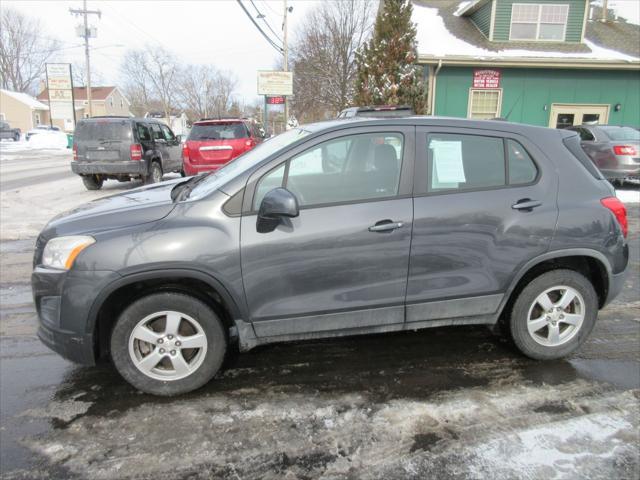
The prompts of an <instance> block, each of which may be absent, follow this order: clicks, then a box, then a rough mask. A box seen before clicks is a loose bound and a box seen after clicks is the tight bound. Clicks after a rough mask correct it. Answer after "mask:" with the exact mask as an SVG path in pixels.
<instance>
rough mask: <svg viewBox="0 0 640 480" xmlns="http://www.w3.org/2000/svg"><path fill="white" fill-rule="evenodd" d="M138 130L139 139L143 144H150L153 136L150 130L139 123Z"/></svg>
mask: <svg viewBox="0 0 640 480" xmlns="http://www.w3.org/2000/svg"><path fill="white" fill-rule="evenodd" d="M136 128H137V129H138V139H139V140H140V141H141V142H148V141H149V140H151V134H150V133H149V129H148V128H147V126H146V125H144V124H142V123H138V124H136Z"/></svg>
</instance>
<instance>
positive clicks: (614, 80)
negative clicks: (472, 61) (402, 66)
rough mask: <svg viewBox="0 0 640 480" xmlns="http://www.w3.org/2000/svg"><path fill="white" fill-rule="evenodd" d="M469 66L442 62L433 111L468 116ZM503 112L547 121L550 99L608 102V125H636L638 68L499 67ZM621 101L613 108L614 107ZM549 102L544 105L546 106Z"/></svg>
mask: <svg viewBox="0 0 640 480" xmlns="http://www.w3.org/2000/svg"><path fill="white" fill-rule="evenodd" d="M473 70H474V68H472V67H442V69H441V70H440V72H439V74H438V78H437V84H436V98H435V112H434V113H435V115H441V116H452V117H463V118H465V117H466V116H467V108H468V99H469V89H470V88H471V85H472V80H473ZM500 70H501V74H502V77H501V85H500V87H501V88H502V91H503V94H502V112H500V116H502V117H505V116H506V115H507V114H508V113H509V111H511V115H510V116H509V120H510V121H513V122H518V123H528V124H532V125H541V126H545V127H546V126H548V125H549V115H550V112H551V104H552V103H571V104H608V105H609V106H610V108H609V121H608V123H609V124H611V125H631V126H640V71H637V70H622V71H621V70H579V69H565V70H563V69H545V68H539V69H532V68H503V69H500ZM616 104H620V105H621V109H620V111H618V112H616V111H615V109H614V106H615V105H616ZM545 105H546V107H547V110H545V109H544V107H545Z"/></svg>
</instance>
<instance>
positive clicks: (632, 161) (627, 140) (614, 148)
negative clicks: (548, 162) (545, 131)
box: [567, 125, 640, 182]
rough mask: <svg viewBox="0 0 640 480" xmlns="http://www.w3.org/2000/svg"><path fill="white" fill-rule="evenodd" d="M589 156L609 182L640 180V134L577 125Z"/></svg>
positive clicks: (624, 130) (628, 128) (609, 126)
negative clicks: (626, 179) (629, 179)
mask: <svg viewBox="0 0 640 480" xmlns="http://www.w3.org/2000/svg"><path fill="white" fill-rule="evenodd" d="M567 130H574V131H576V132H578V134H579V135H580V143H581V145H582V148H583V149H584V151H585V152H586V154H587V155H588V156H589V158H591V160H592V161H593V163H595V164H596V166H597V167H598V168H599V169H600V171H601V172H602V174H603V175H604V176H605V177H606V178H607V180H612V181H616V182H619V181H622V180H624V179H625V178H633V179H637V178H639V177H640V131H638V129H636V128H632V127H617V126H613V125H577V126H575V127H569V128H568V129H567Z"/></svg>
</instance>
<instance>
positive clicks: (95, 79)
mask: <svg viewBox="0 0 640 480" xmlns="http://www.w3.org/2000/svg"><path fill="white" fill-rule="evenodd" d="M71 73H72V77H73V86H74V87H84V86H85V85H86V84H87V67H86V66H85V65H84V63H74V64H73V65H72V66H71ZM103 82H104V76H103V75H102V73H100V72H99V71H98V70H97V69H96V68H95V67H93V66H92V67H91V83H92V84H93V86H96V85H100V84H101V83H103Z"/></svg>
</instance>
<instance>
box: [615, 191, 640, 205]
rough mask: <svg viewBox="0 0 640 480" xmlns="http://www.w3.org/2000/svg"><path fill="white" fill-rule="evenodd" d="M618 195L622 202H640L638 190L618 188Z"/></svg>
mask: <svg viewBox="0 0 640 480" xmlns="http://www.w3.org/2000/svg"><path fill="white" fill-rule="evenodd" d="M616 197H618V199H619V200H620V201H621V202H622V203H640V191H638V190H616Z"/></svg>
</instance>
